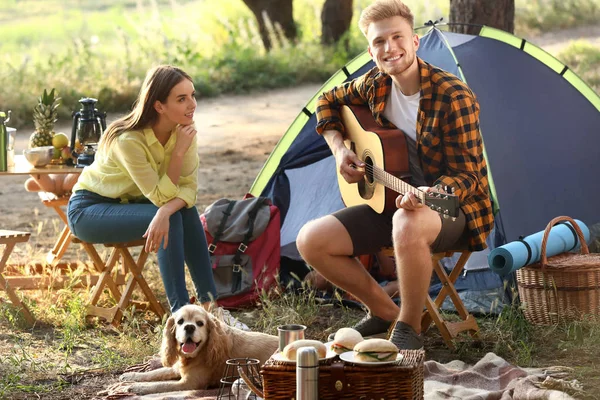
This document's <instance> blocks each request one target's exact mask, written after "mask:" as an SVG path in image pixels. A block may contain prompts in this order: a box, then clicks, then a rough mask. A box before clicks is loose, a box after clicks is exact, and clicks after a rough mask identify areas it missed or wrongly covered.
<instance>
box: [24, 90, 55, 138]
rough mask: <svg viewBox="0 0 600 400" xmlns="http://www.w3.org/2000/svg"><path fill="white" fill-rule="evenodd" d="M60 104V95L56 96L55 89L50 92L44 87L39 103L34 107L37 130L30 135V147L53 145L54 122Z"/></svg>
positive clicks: (34, 121) (34, 120)
mask: <svg viewBox="0 0 600 400" xmlns="http://www.w3.org/2000/svg"><path fill="white" fill-rule="evenodd" d="M59 106H60V97H56V96H55V91H54V89H52V90H51V91H50V93H48V92H47V91H46V89H44V93H43V94H42V96H40V97H39V99H38V104H37V105H36V106H35V107H34V108H33V123H34V124H35V132H33V133H32V134H31V136H30V137H29V148H34V147H44V146H52V137H53V136H54V132H53V130H54V123H55V122H56V120H57V119H58V107H59Z"/></svg>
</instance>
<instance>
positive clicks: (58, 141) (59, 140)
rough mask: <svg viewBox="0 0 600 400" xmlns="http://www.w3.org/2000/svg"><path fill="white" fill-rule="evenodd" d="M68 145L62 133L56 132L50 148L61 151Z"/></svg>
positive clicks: (65, 136)
mask: <svg viewBox="0 0 600 400" xmlns="http://www.w3.org/2000/svg"><path fill="white" fill-rule="evenodd" d="M68 145H69V138H68V136H67V135H65V134H64V133H62V132H57V133H55V134H54V136H53V137H52V146H54V148H55V149H62V148H63V147H65V146H68Z"/></svg>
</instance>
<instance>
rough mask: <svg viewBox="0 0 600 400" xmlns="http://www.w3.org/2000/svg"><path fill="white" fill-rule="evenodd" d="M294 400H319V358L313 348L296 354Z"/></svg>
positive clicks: (303, 349)
mask: <svg viewBox="0 0 600 400" xmlns="http://www.w3.org/2000/svg"><path fill="white" fill-rule="evenodd" d="M296 400H319V356H318V354H317V350H316V349H315V348H314V347H300V348H299V349H298V352H297V353H296Z"/></svg>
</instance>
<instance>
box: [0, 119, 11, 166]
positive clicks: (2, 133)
mask: <svg viewBox="0 0 600 400" xmlns="http://www.w3.org/2000/svg"><path fill="white" fill-rule="evenodd" d="M9 120H10V111H9V112H8V118H7V117H6V113H5V112H4V111H0V172H5V171H6V170H8V131H7V130H6V123H7V122H8V121H9Z"/></svg>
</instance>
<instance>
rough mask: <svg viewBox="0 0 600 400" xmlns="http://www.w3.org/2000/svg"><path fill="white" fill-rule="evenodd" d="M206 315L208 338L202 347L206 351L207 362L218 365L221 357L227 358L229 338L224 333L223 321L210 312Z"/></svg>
mask: <svg viewBox="0 0 600 400" xmlns="http://www.w3.org/2000/svg"><path fill="white" fill-rule="evenodd" d="M208 317H209V318H208V319H207V321H206V324H207V328H208V340H207V343H206V346H205V347H204V348H205V349H206V351H207V358H208V363H210V365H219V363H220V362H221V360H223V358H225V359H228V358H229V354H230V352H231V351H230V350H231V349H230V347H231V346H230V342H231V338H230V337H229V335H227V333H226V326H225V323H224V322H222V321H220V320H218V319H217V318H216V317H215V316H213V315H212V314H210V313H209V314H208Z"/></svg>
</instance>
